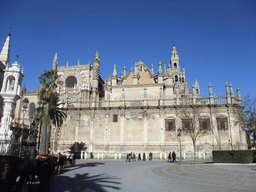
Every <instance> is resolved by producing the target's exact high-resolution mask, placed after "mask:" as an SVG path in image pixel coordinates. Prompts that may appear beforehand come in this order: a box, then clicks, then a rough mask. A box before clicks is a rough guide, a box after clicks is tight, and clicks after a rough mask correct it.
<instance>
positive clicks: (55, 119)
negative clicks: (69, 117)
mask: <svg viewBox="0 0 256 192" xmlns="http://www.w3.org/2000/svg"><path fill="white" fill-rule="evenodd" d="M58 78H59V75H58V74H57V71H56V70H50V71H44V73H43V74H41V75H40V77H39V78H38V79H39V82H40V84H41V86H42V88H41V89H40V91H39V100H40V101H39V104H40V106H41V107H39V109H38V110H39V117H40V119H41V121H42V124H43V127H42V141H41V145H40V152H39V154H40V155H47V153H48V149H47V148H48V147H47V143H48V139H47V133H48V130H49V125H52V124H54V125H56V126H58V127H60V126H61V125H62V123H63V120H64V119H65V118H66V113H65V112H63V111H62V110H61V109H60V108H59V105H60V103H59V95H58V93H57V92H56V88H57V84H61V83H62V82H61V81H58Z"/></svg>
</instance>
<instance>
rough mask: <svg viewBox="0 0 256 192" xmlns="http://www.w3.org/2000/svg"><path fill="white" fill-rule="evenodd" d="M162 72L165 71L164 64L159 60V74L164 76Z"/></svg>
mask: <svg viewBox="0 0 256 192" xmlns="http://www.w3.org/2000/svg"><path fill="white" fill-rule="evenodd" d="M162 73H163V71H162V64H161V61H159V68H158V75H159V76H162Z"/></svg>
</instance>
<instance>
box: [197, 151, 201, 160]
mask: <svg viewBox="0 0 256 192" xmlns="http://www.w3.org/2000/svg"><path fill="white" fill-rule="evenodd" d="M198 158H199V159H201V153H200V150H199V152H198Z"/></svg>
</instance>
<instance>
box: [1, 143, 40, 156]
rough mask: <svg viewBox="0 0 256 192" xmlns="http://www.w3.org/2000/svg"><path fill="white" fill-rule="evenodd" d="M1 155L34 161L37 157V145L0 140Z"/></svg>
mask: <svg viewBox="0 0 256 192" xmlns="http://www.w3.org/2000/svg"><path fill="white" fill-rule="evenodd" d="M0 155H12V156H16V157H18V156H20V157H22V158H27V157H28V158H29V159H34V157H35V155H36V144H35V143H33V142H24V141H23V142H22V143H20V142H18V141H16V142H15V141H8V140H0Z"/></svg>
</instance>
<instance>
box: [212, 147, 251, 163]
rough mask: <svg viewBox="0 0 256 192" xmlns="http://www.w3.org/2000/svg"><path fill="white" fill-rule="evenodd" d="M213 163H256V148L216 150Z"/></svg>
mask: <svg viewBox="0 0 256 192" xmlns="http://www.w3.org/2000/svg"><path fill="white" fill-rule="evenodd" d="M212 157H213V163H256V150H214V151H212Z"/></svg>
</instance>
